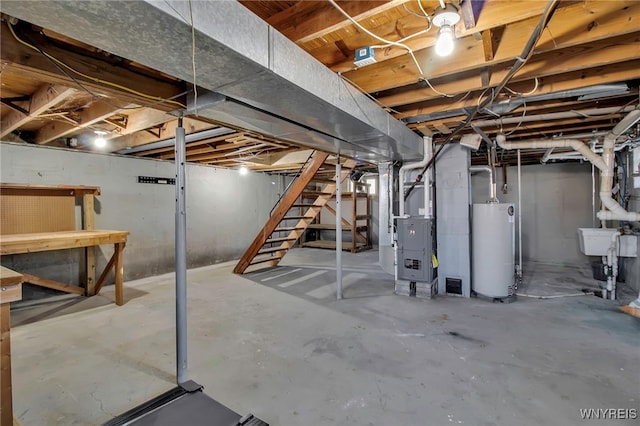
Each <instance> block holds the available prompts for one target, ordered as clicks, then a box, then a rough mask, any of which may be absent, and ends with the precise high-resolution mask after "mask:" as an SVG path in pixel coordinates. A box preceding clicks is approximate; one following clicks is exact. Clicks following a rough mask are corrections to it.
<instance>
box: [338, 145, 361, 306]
mask: <svg viewBox="0 0 640 426" xmlns="http://www.w3.org/2000/svg"><path fill="white" fill-rule="evenodd" d="M341 175H342V165H341V164H340V157H339V156H338V163H337V164H336V297H337V299H338V300H340V299H342V188H341V182H340V181H341V180H342V179H341ZM353 190H354V191H355V190H356V188H355V187H354V188H353Z"/></svg>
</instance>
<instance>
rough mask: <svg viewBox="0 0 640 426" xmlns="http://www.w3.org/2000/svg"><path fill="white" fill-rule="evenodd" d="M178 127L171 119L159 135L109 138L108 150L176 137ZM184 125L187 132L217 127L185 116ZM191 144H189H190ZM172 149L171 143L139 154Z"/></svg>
mask: <svg viewBox="0 0 640 426" xmlns="http://www.w3.org/2000/svg"><path fill="white" fill-rule="evenodd" d="M177 127H178V120H172V121H169V122H167V123H165V124H164V126H162V130H161V132H160V137H158V136H156V135H152V134H150V133H148V132H137V133H132V134H129V135H126V136H120V137H118V138H114V139H111V140H110V141H109V145H110V146H109V151H112V152H115V151H119V150H121V149H125V148H127V147H130V148H133V147H136V146H140V145H146V144H149V143H153V142H158V141H160V140H165V139H172V138H175V137H176V128H177ZM184 127H185V130H186V131H187V133H195V132H200V131H203V130H208V129H213V128H214V127H218V126H216V125H215V124H211V123H207V122H204V121H201V120H196V119H190V118H185V119H184ZM190 145H191V144H190ZM169 151H173V145H171V146H169V147H167V148H159V150H154V151H142V152H140V155H151V154H155V153H157V152H169Z"/></svg>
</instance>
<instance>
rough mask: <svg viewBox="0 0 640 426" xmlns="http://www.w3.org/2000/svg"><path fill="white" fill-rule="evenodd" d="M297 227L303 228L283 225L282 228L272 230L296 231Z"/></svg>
mask: <svg viewBox="0 0 640 426" xmlns="http://www.w3.org/2000/svg"><path fill="white" fill-rule="evenodd" d="M299 229H304V228H300V227H297V226H283V227H282V228H276V229H274V230H273V232H284V231H296V230H299Z"/></svg>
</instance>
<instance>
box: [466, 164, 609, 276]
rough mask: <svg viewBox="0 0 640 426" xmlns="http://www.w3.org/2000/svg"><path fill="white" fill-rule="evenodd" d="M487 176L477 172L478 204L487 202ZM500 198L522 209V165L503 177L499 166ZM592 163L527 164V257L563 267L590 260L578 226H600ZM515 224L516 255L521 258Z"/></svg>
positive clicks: (524, 213) (524, 216) (474, 186)
mask: <svg viewBox="0 0 640 426" xmlns="http://www.w3.org/2000/svg"><path fill="white" fill-rule="evenodd" d="M488 179H489V177H488V174H487V173H479V174H474V175H473V176H472V179H471V181H472V189H473V191H472V200H473V203H483V202H485V201H487V200H488V198H489V195H488V192H489V191H488ZM496 180H497V185H498V199H499V200H500V202H502V203H513V204H515V206H516V213H517V208H518V174H517V167H508V169H507V187H508V194H504V193H503V192H502V187H503V185H504V177H503V172H502V169H501V168H498V170H497V179H496ZM591 193H592V192H591V165H590V164H588V163H582V164H581V163H564V164H540V165H530V166H523V167H522V252H523V260H524V262H527V261H535V262H542V263H551V264H562V265H585V264H588V263H589V262H590V258H589V257H588V256H585V255H584V254H582V253H581V252H580V248H579V245H578V228H592V227H594V226H595V227H599V222H594V219H593V218H594V216H593V209H592V201H591ZM517 238H518V235H517V228H516V259H517V256H518V253H517V251H518V242H517Z"/></svg>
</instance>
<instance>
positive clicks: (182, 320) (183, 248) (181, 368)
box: [175, 117, 188, 385]
mask: <svg viewBox="0 0 640 426" xmlns="http://www.w3.org/2000/svg"><path fill="white" fill-rule="evenodd" d="M175 159H176V235H175V238H176V242H175V247H176V376H177V382H178V384H179V385H180V384H182V383H184V382H186V381H187V380H188V378H187V212H186V199H185V187H186V181H185V162H186V158H185V131H184V127H182V117H180V118H179V119H178V127H177V128H176V145H175Z"/></svg>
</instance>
